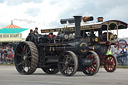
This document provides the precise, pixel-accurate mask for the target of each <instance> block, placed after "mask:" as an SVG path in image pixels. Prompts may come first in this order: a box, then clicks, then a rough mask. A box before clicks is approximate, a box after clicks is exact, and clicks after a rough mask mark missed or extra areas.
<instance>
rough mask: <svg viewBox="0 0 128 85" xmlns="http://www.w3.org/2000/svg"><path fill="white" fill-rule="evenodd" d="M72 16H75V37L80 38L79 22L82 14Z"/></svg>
mask: <svg viewBox="0 0 128 85" xmlns="http://www.w3.org/2000/svg"><path fill="white" fill-rule="evenodd" d="M74 18H75V38H76V39H80V38H81V31H80V22H81V18H82V16H74Z"/></svg>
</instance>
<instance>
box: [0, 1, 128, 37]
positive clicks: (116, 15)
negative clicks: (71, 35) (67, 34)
mask: <svg viewBox="0 0 128 85" xmlns="http://www.w3.org/2000/svg"><path fill="white" fill-rule="evenodd" d="M74 15H82V16H93V17H94V21H96V19H97V17H99V16H101V17H104V21H106V20H110V19H112V20H113V19H116V20H121V21H124V22H126V23H128V0H0V28H2V27H5V26H7V25H9V24H10V23H11V20H13V23H14V24H15V25H18V26H20V27H23V28H32V29H34V28H35V27H38V28H39V29H47V28H49V27H50V28H51V27H57V26H62V25H61V24H60V23H59V21H60V19H61V18H71V17H72V16H74ZM127 32H128V31H127ZM123 36H124V35H123ZM127 37H128V35H127Z"/></svg>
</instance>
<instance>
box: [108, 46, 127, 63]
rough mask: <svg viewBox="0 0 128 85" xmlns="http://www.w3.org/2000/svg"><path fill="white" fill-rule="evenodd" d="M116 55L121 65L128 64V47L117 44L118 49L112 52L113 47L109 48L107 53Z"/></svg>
mask: <svg viewBox="0 0 128 85" xmlns="http://www.w3.org/2000/svg"><path fill="white" fill-rule="evenodd" d="M113 54H114V56H115V57H116V59H117V62H118V64H119V65H127V64H128V50H127V48H119V46H117V48H116V51H115V52H114V53H113V52H111V47H109V48H108V51H107V53H106V55H113Z"/></svg>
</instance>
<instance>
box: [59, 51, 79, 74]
mask: <svg viewBox="0 0 128 85" xmlns="http://www.w3.org/2000/svg"><path fill="white" fill-rule="evenodd" d="M58 67H59V70H60V72H61V73H62V74H63V75H65V76H72V75H74V74H75V73H76V71H77V69H78V59H77V56H76V54H75V53H73V52H72V51H66V52H63V53H62V54H61V56H60V58H59V63H58Z"/></svg>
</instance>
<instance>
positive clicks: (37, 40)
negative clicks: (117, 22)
mask: <svg viewBox="0 0 128 85" xmlns="http://www.w3.org/2000/svg"><path fill="white" fill-rule="evenodd" d="M67 21H68V22H69V23H70V22H74V23H75V30H74V31H75V33H74V32H73V31H71V30H68V29H67V30H66V29H65V30H59V29H58V30H59V32H58V35H57V36H55V37H54V39H53V38H52V37H51V36H52V35H53V34H52V33H50V34H51V35H50V38H48V36H47V35H37V36H34V35H29V36H28V37H27V39H26V41H24V42H21V43H19V44H18V46H17V48H16V51H15V57H14V59H15V66H16V69H17V71H18V72H19V73H20V74H24V75H28V74H32V73H34V72H35V70H36V69H37V68H41V69H42V70H43V71H44V72H45V73H47V74H56V73H58V72H59V71H60V72H61V73H62V74H63V75H65V76H72V75H74V74H75V73H76V71H82V72H83V73H84V74H86V75H89V76H91V75H94V74H96V73H97V72H98V70H99V66H100V61H99V56H98V55H97V53H96V52H94V51H93V50H89V49H90V48H92V46H90V45H89V44H88V43H87V42H86V41H85V40H84V39H82V37H81V30H80V24H81V21H82V17H81V16H74V18H71V19H61V23H62V24H64V23H66V22H67Z"/></svg>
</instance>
